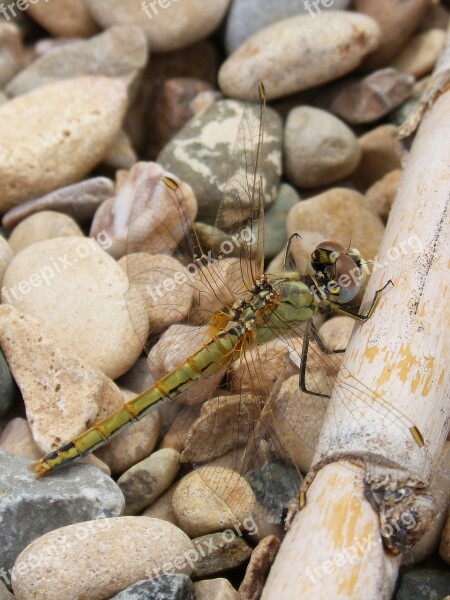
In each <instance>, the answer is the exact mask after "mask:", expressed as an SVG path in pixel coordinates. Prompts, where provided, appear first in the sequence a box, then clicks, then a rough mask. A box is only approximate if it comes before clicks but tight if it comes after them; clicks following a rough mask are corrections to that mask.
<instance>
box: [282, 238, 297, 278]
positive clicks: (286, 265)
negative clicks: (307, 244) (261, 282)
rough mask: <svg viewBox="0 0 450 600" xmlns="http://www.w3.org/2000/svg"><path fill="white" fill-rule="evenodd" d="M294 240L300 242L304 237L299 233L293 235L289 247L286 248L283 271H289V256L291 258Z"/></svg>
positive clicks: (289, 240)
mask: <svg viewBox="0 0 450 600" xmlns="http://www.w3.org/2000/svg"><path fill="white" fill-rule="evenodd" d="M294 238H298V239H299V240H301V239H302V236H301V235H300V234H299V233H293V234H292V235H291V237H290V238H289V239H288V243H287V246H286V251H285V253H284V258H283V269H285V270H287V269H288V264H287V262H288V256H289V252H290V250H291V244H292V240H293V239H294Z"/></svg>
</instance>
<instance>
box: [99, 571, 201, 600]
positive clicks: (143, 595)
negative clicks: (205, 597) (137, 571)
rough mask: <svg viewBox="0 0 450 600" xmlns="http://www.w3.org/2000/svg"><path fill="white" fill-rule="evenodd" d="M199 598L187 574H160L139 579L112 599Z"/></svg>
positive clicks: (180, 599) (184, 599)
mask: <svg viewBox="0 0 450 600" xmlns="http://www.w3.org/2000/svg"><path fill="white" fill-rule="evenodd" d="M149 598H157V599H158V600H198V598H197V597H196V594H195V593H194V584H193V583H192V581H191V580H190V578H189V577H188V576H187V575H160V576H159V577H154V578H153V579H147V580H146V581H138V582H137V583H135V584H134V585H132V586H130V587H129V588H127V589H126V590H123V592H120V594H117V596H114V598H112V599H111V600H149Z"/></svg>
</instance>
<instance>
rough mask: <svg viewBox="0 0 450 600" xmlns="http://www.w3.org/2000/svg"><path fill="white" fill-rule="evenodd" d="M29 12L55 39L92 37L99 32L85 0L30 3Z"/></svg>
mask: <svg viewBox="0 0 450 600" xmlns="http://www.w3.org/2000/svg"><path fill="white" fill-rule="evenodd" d="M27 12H29V14H30V15H31V17H32V18H33V19H34V20H35V21H37V22H38V23H39V24H40V25H42V27H44V29H46V30H47V31H49V32H50V33H51V34H52V35H54V36H55V37H62V38H71V37H90V36H91V35H93V34H94V33H96V31H97V30H98V26H97V25H96V23H95V21H94V20H93V19H92V17H91V15H90V14H89V11H88V10H87V9H86V7H85V6H84V3H83V0H58V2H55V3H53V4H52V3H51V2H33V3H31V2H30V4H29V6H28V8H27Z"/></svg>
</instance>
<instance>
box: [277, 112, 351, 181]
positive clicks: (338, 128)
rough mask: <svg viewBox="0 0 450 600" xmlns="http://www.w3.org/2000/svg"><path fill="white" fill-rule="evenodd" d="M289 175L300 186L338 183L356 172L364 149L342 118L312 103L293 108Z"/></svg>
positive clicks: (289, 121)
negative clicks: (315, 106) (360, 146)
mask: <svg viewBox="0 0 450 600" xmlns="http://www.w3.org/2000/svg"><path fill="white" fill-rule="evenodd" d="M284 157H285V158H284V160H285V164H286V175H287V176H288V177H289V179H290V181H291V182H292V183H294V184H295V185H297V186H299V187H306V188H314V187H319V186H325V185H329V184H331V183H335V182H336V181H339V180H340V179H343V178H344V177H347V175H350V174H351V173H353V171H354V170H355V169H356V167H357V166H358V163H359V161H360V159H361V149H360V148H359V146H358V142H357V139H356V136H355V135H354V133H353V132H352V130H351V129H350V128H349V127H347V125H345V123H343V122H342V121H341V120H340V119H338V118H337V117H335V116H333V115H331V114H329V113H328V112H326V111H324V110H321V109H318V108H314V107H312V106H299V107H297V108H294V109H293V110H291V111H290V113H289V115H288V118H287V121H286V128H285V135H284Z"/></svg>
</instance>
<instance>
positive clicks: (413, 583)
mask: <svg viewBox="0 0 450 600" xmlns="http://www.w3.org/2000/svg"><path fill="white" fill-rule="evenodd" d="M449 591H450V571H449V570H448V569H443V568H441V569H433V568H426V567H423V568H415V569H413V570H412V571H409V572H406V573H404V574H403V575H402V577H401V579H400V587H399V588H398V592H397V595H396V597H395V598H396V600H434V599H435V598H436V599H437V598H442V600H446V598H447V597H448V593H449Z"/></svg>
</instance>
